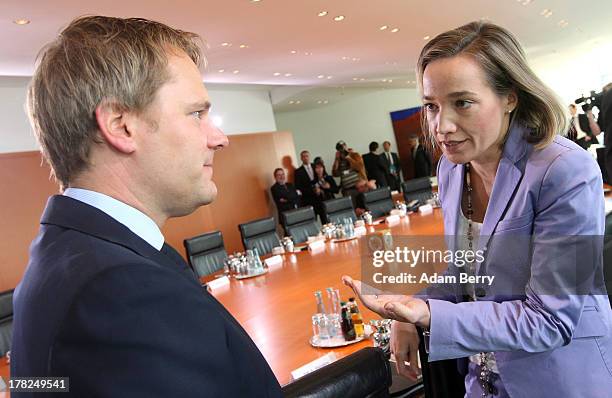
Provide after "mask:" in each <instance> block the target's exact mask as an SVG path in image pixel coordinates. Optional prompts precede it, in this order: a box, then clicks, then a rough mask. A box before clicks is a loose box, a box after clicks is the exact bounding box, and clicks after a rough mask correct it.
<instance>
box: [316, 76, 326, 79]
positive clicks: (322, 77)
mask: <svg viewBox="0 0 612 398" xmlns="http://www.w3.org/2000/svg"><path fill="white" fill-rule="evenodd" d="M317 78H319V79H325V75H319V76H317Z"/></svg>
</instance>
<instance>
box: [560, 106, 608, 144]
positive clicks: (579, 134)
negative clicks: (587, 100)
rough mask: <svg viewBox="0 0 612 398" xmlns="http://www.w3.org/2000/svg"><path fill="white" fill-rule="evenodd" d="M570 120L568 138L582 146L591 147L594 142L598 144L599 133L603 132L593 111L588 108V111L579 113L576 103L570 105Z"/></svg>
mask: <svg viewBox="0 0 612 398" xmlns="http://www.w3.org/2000/svg"><path fill="white" fill-rule="evenodd" d="M569 111H570V115H571V117H570V120H569V129H568V131H567V134H566V136H567V138H569V139H570V140H572V141H574V142H575V143H576V144H578V145H579V146H580V147H581V148H584V149H589V147H590V146H591V145H592V144H597V137H596V136H597V135H598V134H599V133H600V132H601V130H600V129H599V126H598V125H597V123H596V122H595V119H594V117H593V111H592V110H591V109H588V110H587V111H586V113H578V109H577V107H576V104H570V105H569Z"/></svg>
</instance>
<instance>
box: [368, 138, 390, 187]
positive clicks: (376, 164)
mask: <svg viewBox="0 0 612 398" xmlns="http://www.w3.org/2000/svg"><path fill="white" fill-rule="evenodd" d="M368 148H369V150H370V152H369V153H366V154H365V155H363V156H362V158H363V163H364V165H365V169H366V174H367V175H368V180H376V185H377V186H379V187H386V186H388V185H389V184H387V177H386V176H385V174H386V172H387V169H386V166H385V162H384V160H383V158H382V157H381V156H380V155H379V154H378V153H377V151H378V142H376V141H372V142H370V145H369V147H368Z"/></svg>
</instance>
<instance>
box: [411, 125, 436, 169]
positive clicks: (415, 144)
mask: <svg viewBox="0 0 612 398" xmlns="http://www.w3.org/2000/svg"><path fill="white" fill-rule="evenodd" d="M410 144H411V145H412V151H411V154H412V161H413V165H414V178H420V177H429V176H431V156H429V153H428V152H427V151H426V150H425V148H423V145H421V139H420V138H419V136H416V135H413V136H411V137H410Z"/></svg>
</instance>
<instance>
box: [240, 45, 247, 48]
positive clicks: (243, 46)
mask: <svg viewBox="0 0 612 398" xmlns="http://www.w3.org/2000/svg"><path fill="white" fill-rule="evenodd" d="M240 48H249V46H248V45H246V44H241V45H240Z"/></svg>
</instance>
